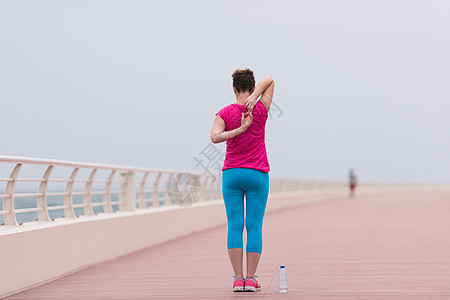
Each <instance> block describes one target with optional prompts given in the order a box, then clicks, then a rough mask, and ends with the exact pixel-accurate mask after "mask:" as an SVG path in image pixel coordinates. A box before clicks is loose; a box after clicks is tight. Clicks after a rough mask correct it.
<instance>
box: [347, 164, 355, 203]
mask: <svg viewBox="0 0 450 300" xmlns="http://www.w3.org/2000/svg"><path fill="white" fill-rule="evenodd" d="M348 180H349V186H350V198H353V196H354V195H355V188H356V184H357V180H356V175H355V172H354V171H353V169H350V172H349V173H348Z"/></svg>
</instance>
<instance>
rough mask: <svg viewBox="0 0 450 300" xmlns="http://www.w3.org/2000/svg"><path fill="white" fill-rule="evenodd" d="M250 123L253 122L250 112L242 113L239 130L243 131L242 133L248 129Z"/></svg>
mask: <svg viewBox="0 0 450 300" xmlns="http://www.w3.org/2000/svg"><path fill="white" fill-rule="evenodd" d="M245 115H247V117H245ZM252 122H253V114H252V112H251V111H250V112H247V113H242V118H241V128H242V129H244V131H245V130H247V128H249V127H250V125H251V124H252Z"/></svg>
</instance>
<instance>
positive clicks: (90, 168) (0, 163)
mask: <svg viewBox="0 0 450 300" xmlns="http://www.w3.org/2000/svg"><path fill="white" fill-rule="evenodd" d="M30 166H31V167H38V169H33V168H30V170H23V169H24V168H25V167H30ZM0 167H1V169H0V171H1V170H5V169H6V170H5V171H9V172H8V174H10V175H9V177H6V178H0V198H2V199H3V206H2V207H0V221H1V218H2V217H3V223H2V225H21V224H22V223H23V222H29V221H31V220H30V219H29V218H28V219H26V220H24V221H23V222H21V220H18V218H20V216H24V215H25V214H28V215H30V214H33V215H34V217H36V215H37V218H36V219H35V221H44V222H48V221H52V220H54V219H55V218H59V217H65V218H76V217H79V216H80V215H86V216H93V215H96V214H97V213H114V212H115V211H117V210H119V211H130V210H136V209H151V208H155V207H159V206H170V205H178V206H190V205H192V204H194V203H196V202H202V201H209V200H214V199H220V198H221V179H220V176H219V175H218V176H216V177H214V176H211V175H207V174H202V173H199V172H189V171H181V170H165V169H147V168H137V167H127V166H114V165H101V164H88V163H79V162H70V161H60V160H48V159H35V158H24V157H12V156H0ZM8 169H9V170H8ZM36 172H37V174H38V175H37V176H32V174H33V173H36ZM39 172H40V173H39ZM0 174H1V173H0ZM40 174H43V175H40ZM19 175H22V176H19ZM0 176H1V175H0ZM6 176H8V175H6ZM2 183H3V185H4V187H2V185H1V184H2ZM18 184H25V185H24V187H22V189H20V188H17V185H18ZM32 184H34V185H38V186H34V187H32V188H31V187H30V186H31V185H32ZM50 185H57V186H56V188H55V187H53V189H51V188H50ZM61 185H63V186H61ZM335 186H342V183H332V182H317V181H299V180H285V179H272V178H271V182H270V191H271V193H278V192H288V191H295V190H301V189H312V188H329V187H335ZM2 188H3V195H2V194H1V191H2ZM30 189H31V190H32V191H31V192H30V191H29V190H30ZM63 190H64V191H63ZM36 191H37V192H36ZM21 198H23V199H28V200H27V201H22V202H23V203H22V206H23V204H24V203H25V204H26V205H25V206H27V207H17V206H18V203H19V200H18V199H21ZM30 199H31V200H30ZM49 199H53V201H50V200H49ZM16 200H17V201H16ZM50 202H51V203H50ZM21 219H24V218H23V217H22V218H21Z"/></svg>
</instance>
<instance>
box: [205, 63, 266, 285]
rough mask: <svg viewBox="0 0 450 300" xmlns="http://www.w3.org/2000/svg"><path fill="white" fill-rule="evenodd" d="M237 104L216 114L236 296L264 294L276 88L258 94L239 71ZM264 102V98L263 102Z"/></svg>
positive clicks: (248, 76)
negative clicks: (261, 273) (269, 142)
mask: <svg viewBox="0 0 450 300" xmlns="http://www.w3.org/2000/svg"><path fill="white" fill-rule="evenodd" d="M232 77H233V90H234V93H235V95H236V102H235V103H233V104H230V105H228V106H226V107H224V108H223V109H221V110H220V111H219V112H218V113H217V114H216V119H215V121H214V125H213V128H212V130H211V140H212V142H213V143H221V142H223V141H227V150H226V156H225V162H224V165H223V169H222V171H223V172H222V194H223V200H224V202H225V209H226V213H227V220H228V236H227V245H228V255H229V257H230V261H231V265H232V266H233V270H234V274H235V277H234V278H235V279H234V282H233V290H234V291H235V292H238V291H251V292H255V291H259V290H260V288H261V287H260V285H259V284H258V282H257V281H256V276H255V272H256V268H257V267H258V263H259V258H260V257H261V251H262V225H263V218H264V212H265V209H266V203H267V197H268V195H269V173H268V172H269V171H270V168H269V162H268V160H267V153H266V145H265V142H264V135H265V126H266V120H267V115H268V111H269V109H270V105H271V103H272V96H273V89H274V82H273V79H272V77H271V76H266V77H265V78H264V79H263V80H262V81H261V82H260V83H259V84H258V86H257V87H256V88H255V77H254V76H253V71H251V70H249V69H244V70H239V69H237V70H236V71H234V73H233V75H232ZM259 96H261V98H260V99H259V100H258V98H259ZM244 196H245V199H246V201H245V203H246V216H245V228H246V230H247V245H246V254H247V276H246V277H245V278H244V276H243V275H244V274H243V266H242V264H243V248H244V247H243V238H242V234H243V230H244Z"/></svg>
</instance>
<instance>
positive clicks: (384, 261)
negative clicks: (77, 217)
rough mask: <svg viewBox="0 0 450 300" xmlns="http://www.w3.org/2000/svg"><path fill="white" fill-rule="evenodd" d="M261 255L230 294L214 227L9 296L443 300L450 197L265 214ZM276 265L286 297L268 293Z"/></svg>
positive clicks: (437, 193) (449, 257)
mask: <svg viewBox="0 0 450 300" xmlns="http://www.w3.org/2000/svg"><path fill="white" fill-rule="evenodd" d="M269 201H270V199H269ZM173 226H183V224H173ZM136 230H148V231H149V234H151V230H164V228H154V229H150V228H136ZM263 251H264V252H263V256H262V258H261V263H260V267H259V269H258V274H259V282H260V284H261V286H262V290H261V291H260V292H257V293H233V292H232V288H231V286H232V280H233V278H232V275H233V274H232V269H231V265H230V263H229V261H228V256H227V252H226V227H225V226H222V227H219V228H214V229H211V230H207V231H204V232H200V233H196V234H193V235H190V236H187V237H184V238H181V239H177V240H174V241H171V242H168V243H165V244H163V245H159V246H155V247H152V248H148V249H145V250H142V251H139V252H136V253H133V254H130V255H127V256H125V257H122V258H119V259H117V260H114V261H111V262H108V263H104V264H100V265H97V266H94V267H90V268H87V269H84V270H82V271H79V272H76V273H74V274H71V275H69V276H66V277H63V278H61V279H59V280H56V281H53V282H51V283H48V284H46V285H43V286H39V287H37V288H34V289H31V290H28V291H25V292H22V293H20V294H16V295H14V296H11V297H9V298H8V299H165V298H172V299H199V298H203V299H228V298H230V299H231V298H252V299H450V191H449V190H446V191H445V190H426V191H425V190H423V191H421V190H414V191H409V192H379V193H373V194H365V195H358V194H357V197H356V199H355V200H350V199H347V198H345V197H342V198H336V199H333V200H330V201H327V202H322V203H318V204H312V205H308V206H300V207H296V208H293V209H288V210H283V211H279V212H274V213H270V214H267V216H266V219H265V223H264V250H263ZM282 264H283V265H286V268H287V272H288V287H289V292H288V293H287V294H279V293H278V292H277V288H278V279H277V272H278V266H279V265H282Z"/></svg>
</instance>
